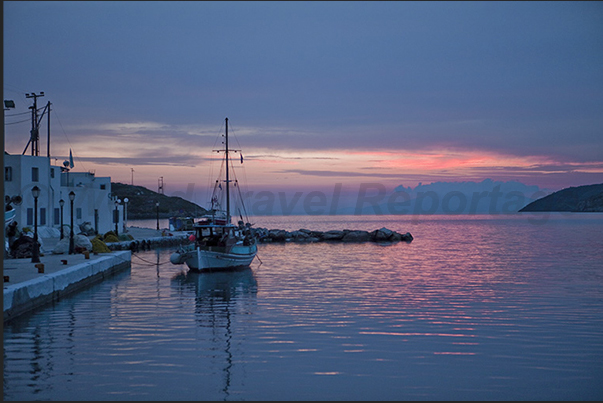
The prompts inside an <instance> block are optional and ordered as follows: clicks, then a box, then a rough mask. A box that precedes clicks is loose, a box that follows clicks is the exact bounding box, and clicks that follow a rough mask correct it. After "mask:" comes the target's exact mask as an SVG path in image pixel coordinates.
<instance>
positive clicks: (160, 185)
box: [157, 176, 164, 194]
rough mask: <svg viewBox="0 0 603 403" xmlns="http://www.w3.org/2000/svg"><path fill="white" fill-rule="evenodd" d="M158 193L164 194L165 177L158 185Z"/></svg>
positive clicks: (160, 178) (161, 178)
mask: <svg viewBox="0 0 603 403" xmlns="http://www.w3.org/2000/svg"><path fill="white" fill-rule="evenodd" d="M157 193H159V194H164V193H163V176H161V177H159V180H158V185H157Z"/></svg>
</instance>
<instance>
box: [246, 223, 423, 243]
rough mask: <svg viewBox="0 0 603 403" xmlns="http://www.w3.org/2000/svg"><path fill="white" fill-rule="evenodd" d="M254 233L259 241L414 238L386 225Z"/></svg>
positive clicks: (356, 240) (386, 240)
mask: <svg viewBox="0 0 603 403" xmlns="http://www.w3.org/2000/svg"><path fill="white" fill-rule="evenodd" d="M252 233H254V234H255V236H256V237H257V238H258V240H259V242H309V243H312V242H400V241H404V242H411V241H412V240H413V239H414V238H413V236H412V235H411V234H410V232H406V233H404V234H400V233H398V232H396V231H392V230H390V229H387V228H385V227H384V228H380V229H376V230H374V231H371V232H369V231H362V230H349V229H344V230H331V231H312V230H309V229H303V228H302V229H299V230H297V231H285V230H282V229H266V228H252Z"/></svg>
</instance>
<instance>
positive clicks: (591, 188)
mask: <svg viewBox="0 0 603 403" xmlns="http://www.w3.org/2000/svg"><path fill="white" fill-rule="evenodd" d="M526 211H568V212H603V183H600V184H598V185H585V186H577V187H570V188H567V189H562V190H559V191H558V192H555V193H551V194H550V195H548V196H545V197H543V198H541V199H538V200H536V201H533V202H532V203H530V204H528V205H527V206H525V207H524V208H522V209H521V210H519V212H526Z"/></svg>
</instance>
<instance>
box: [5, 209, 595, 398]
mask: <svg viewBox="0 0 603 403" xmlns="http://www.w3.org/2000/svg"><path fill="white" fill-rule="evenodd" d="M543 217H544V216H537V215H530V216H527V215H518V216H509V215H506V216H499V217H497V216H425V217H419V218H418V219H417V218H416V217H415V218H414V220H412V219H411V218H404V217H393V216H376V217H368V216H346V217H319V218H318V219H317V218H316V217H257V218H255V221H256V224H257V225H258V226H263V227H268V228H282V229H288V230H295V229H299V228H308V229H316V230H327V229H344V228H347V229H365V230H374V229H377V228H380V227H382V226H386V227H388V228H390V229H392V230H396V231H399V232H406V231H409V232H411V233H412V234H413V236H414V237H415V240H414V241H413V242H412V243H410V244H407V243H398V244H395V245H390V246H385V245H378V244H372V243H364V244H324V243H319V244H308V245H301V244H292V243H289V244H273V245H270V244H265V245H261V246H260V249H259V258H260V259H261V262H262V264H261V265H260V264H259V261H255V262H254V264H253V265H252V268H251V269H250V270H246V271H241V272H237V273H234V274H232V273H231V274H225V273H213V274H193V273H188V272H187V270H186V267H185V266H174V265H172V264H170V263H169V255H170V254H171V252H172V250H171V249H168V250H155V251H147V252H143V253H138V254H136V255H135V256H133V257H132V269H131V270H129V271H127V272H124V273H121V274H119V275H117V276H116V277H114V278H111V279H109V280H107V281H104V282H103V283H101V284H98V285H95V286H93V287H91V288H89V289H87V290H85V291H82V292H80V293H78V294H76V295H74V296H72V297H70V298H67V299H64V300H62V301H60V302H58V303H56V304H54V305H53V306H49V307H47V308H45V309H41V310H39V311H38V312H36V313H35V314H32V315H28V316H25V317H22V318H19V319H17V320H15V321H13V322H12V323H7V324H5V326H4V400H168V401H173V400H446V399H455V400H482V399H484V400H541V399H545V400H591V399H592V400H600V399H601V398H603V364H602V363H603V215H601V214H585V215H555V216H551V217H549V218H548V219H547V220H546V222H544V223H543V221H542V220H543ZM133 225H136V224H135V223H134V224H133ZM154 225H155V224H154V222H152V223H151V225H150V227H153V228H154ZM166 262H167V263H166Z"/></svg>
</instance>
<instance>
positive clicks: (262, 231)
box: [106, 227, 414, 252]
mask: <svg viewBox="0 0 603 403" xmlns="http://www.w3.org/2000/svg"><path fill="white" fill-rule="evenodd" d="M251 232H252V234H253V235H254V236H255V237H256V239H257V240H258V242H260V243H267V242H306V243H315V242H383V243H386V242H390V243H393V242H400V241H404V242H412V240H413V239H414V238H413V236H412V235H411V234H410V232H406V233H404V234H401V233H398V232H396V231H392V230H390V229H387V228H385V227H384V228H380V229H376V230H374V231H371V232H369V231H362V230H349V229H344V230H331V231H312V230H309V229H304V228H302V229H299V230H297V231H285V230H282V229H267V228H251ZM192 233H193V232H190V233H187V234H178V235H171V236H161V237H148V238H144V239H136V240H130V241H121V242H107V243H106V245H107V247H108V249H109V250H111V251H119V250H130V251H132V252H138V251H141V250H151V249H154V248H166V247H170V246H178V245H184V244H188V243H191V240H190V238H189V236H190V234H192Z"/></svg>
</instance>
